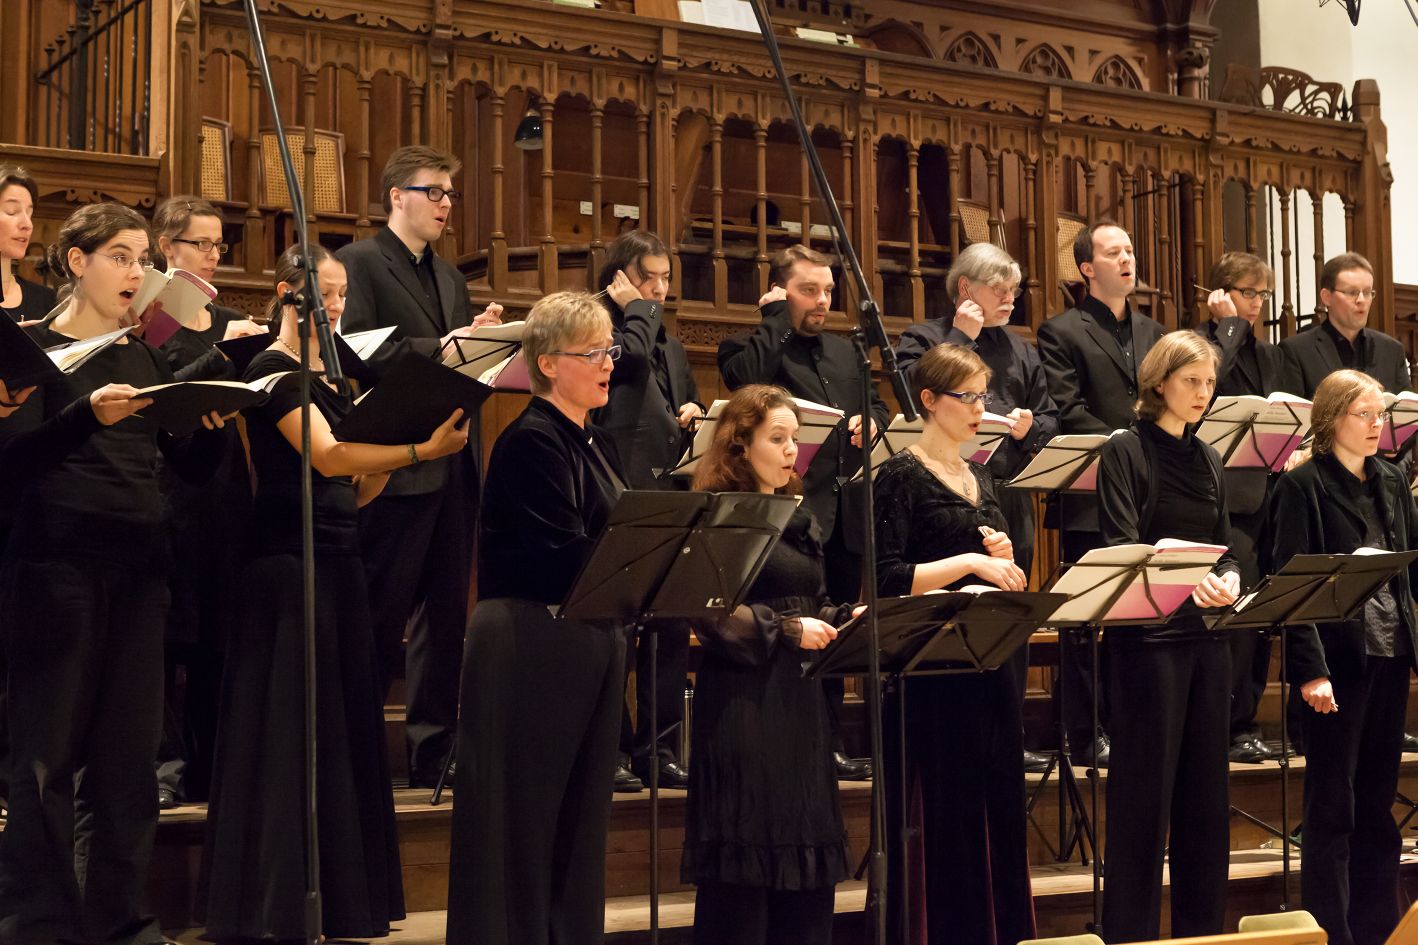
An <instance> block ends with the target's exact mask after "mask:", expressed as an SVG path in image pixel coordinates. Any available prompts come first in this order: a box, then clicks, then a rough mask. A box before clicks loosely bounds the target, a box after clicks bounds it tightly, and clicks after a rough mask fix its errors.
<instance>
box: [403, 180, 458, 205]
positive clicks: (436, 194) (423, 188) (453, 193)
mask: <svg viewBox="0 0 1418 945" xmlns="http://www.w3.org/2000/svg"><path fill="white" fill-rule="evenodd" d="M399 189H400V190H417V191H419V192H420V193H422V194H423V195H424V196H425V197H427V198H428V199H429V200H431V201H432V202H433V203H441V202H442V200H443V198H444V197H447V198H448V199H449V200H450V201H451V202H453V203H457V202H458V201H459V200H462V199H463V192H462V191H461V190H444V189H443V188H442V187H429V186H427V185H425V184H419V185H418V186H414V185H412V184H410V185H409V186H408V187H400V188H399Z"/></svg>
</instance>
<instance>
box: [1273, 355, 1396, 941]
mask: <svg viewBox="0 0 1418 945" xmlns="http://www.w3.org/2000/svg"><path fill="white" fill-rule="evenodd" d="M1386 416H1387V414H1386V413H1385V411H1384V402H1383V397H1382V387H1381V386H1380V384H1379V382H1378V381H1377V380H1376V379H1375V378H1372V377H1370V376H1368V375H1366V374H1362V373H1360V372H1358V371H1353V370H1348V369H1344V370H1339V371H1335V372H1334V373H1332V374H1330V375H1329V376H1328V377H1326V378H1325V379H1324V380H1323V381H1321V382H1320V384H1319V388H1318V389H1317V390H1316V391H1315V396H1314V410H1313V412H1312V413H1311V424H1312V426H1311V429H1312V430H1313V433H1314V448H1313V458H1312V459H1311V460H1310V462H1308V463H1305V464H1303V465H1301V466H1299V467H1297V468H1295V469H1294V470H1292V471H1290V472H1287V473H1285V474H1284V475H1282V476H1281V477H1280V481H1279V482H1278V483H1277V484H1276V486H1275V498H1274V500H1273V506H1274V518H1273V526H1272V527H1273V529H1274V548H1273V556H1274V561H1275V566H1276V567H1277V568H1281V567H1284V565H1285V563H1286V562H1287V561H1289V560H1290V558H1291V556H1292V555H1297V554H1349V553H1352V552H1354V551H1355V550H1357V549H1359V548H1379V549H1383V550H1386V551H1407V550H1410V549H1412V548H1414V547H1418V534H1415V532H1414V526H1415V521H1416V520H1418V518H1416V517H1418V513H1415V510H1414V506H1413V497H1412V496H1411V495H1410V494H1409V491H1408V483H1407V481H1406V479H1405V477H1404V475H1403V474H1402V473H1401V472H1400V471H1399V469H1398V468H1397V467H1396V466H1394V465H1392V464H1390V463H1385V462H1381V461H1379V460H1378V459H1377V458H1376V457H1375V453H1376V452H1377V451H1378V445H1379V433H1380V432H1381V431H1382V429H1383V424H1384V420H1385V417H1386ZM1412 578H1413V570H1412V569H1409V570H1406V571H1400V572H1399V573H1398V575H1396V576H1395V577H1394V578H1393V579H1392V580H1391V581H1389V582H1388V584H1386V585H1385V586H1384V587H1383V588H1381V589H1380V590H1379V591H1378V592H1377V593H1376V594H1375V595H1374V596H1372V597H1371V598H1369V600H1368V601H1367V602H1366V603H1365V604H1364V605H1363V607H1362V608H1361V609H1360V611H1359V612H1358V613H1357V614H1356V615H1355V616H1354V617H1353V618H1351V619H1349V620H1347V621H1343V622H1341V623H1329V624H1318V625H1315V624H1301V625H1297V626H1292V627H1289V628H1288V629H1287V632H1288V633H1289V634H1290V637H1289V647H1288V651H1287V657H1288V665H1287V671H1288V673H1289V678H1290V679H1291V680H1292V681H1293V682H1294V683H1295V684H1296V685H1297V686H1298V687H1299V690H1300V695H1301V697H1302V699H1303V700H1304V703H1305V705H1306V708H1305V709H1303V710H1302V715H1301V718H1302V725H1303V726H1304V731H1305V800H1304V819H1303V821H1302V823H1301V833H1302V835H1303V836H1304V838H1305V843H1304V846H1303V847H1301V854H1300V855H1301V870H1300V897H1301V904H1302V905H1303V907H1304V908H1305V909H1307V910H1309V911H1310V912H1311V913H1313V914H1314V916H1315V918H1316V919H1317V920H1318V921H1319V924H1320V925H1321V926H1323V927H1324V929H1325V931H1326V932H1328V933H1329V940H1330V941H1331V942H1334V943H1336V945H1378V943H1381V942H1383V941H1385V940H1386V939H1387V937H1388V935H1389V933H1390V932H1392V931H1393V928H1394V926H1395V925H1396V924H1397V922H1398V918H1399V899H1398V896H1399V887H1398V858H1399V852H1400V846H1401V837H1400V834H1399V830H1398V827H1397V825H1396V824H1395V823H1394V819H1393V806H1392V805H1393V799H1394V795H1395V793H1396V791H1397V790H1398V767H1399V755H1400V751H1401V744H1402V740H1403V729H1404V718H1405V715H1406V712H1407V706H1408V679H1409V673H1410V672H1411V671H1412V670H1413V668H1414V654H1415V652H1418V633H1415V627H1414V617H1413V594H1412Z"/></svg>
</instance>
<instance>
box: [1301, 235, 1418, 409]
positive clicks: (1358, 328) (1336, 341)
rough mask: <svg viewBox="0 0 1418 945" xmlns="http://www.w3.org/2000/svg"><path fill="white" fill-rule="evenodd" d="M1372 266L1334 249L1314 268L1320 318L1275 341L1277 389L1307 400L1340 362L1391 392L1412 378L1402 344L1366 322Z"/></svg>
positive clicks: (1372, 290) (1355, 255)
mask: <svg viewBox="0 0 1418 945" xmlns="http://www.w3.org/2000/svg"><path fill="white" fill-rule="evenodd" d="M1375 293H1376V290H1375V288H1374V267H1373V265H1372V264H1370V262H1369V261H1368V260H1367V259H1365V258H1364V257H1363V256H1361V255H1359V254H1358V253H1340V254H1339V255H1338V256H1335V257H1334V258H1332V259H1330V260H1328V261H1327V262H1325V264H1324V268H1323V269H1322V270H1320V305H1321V307H1323V309H1324V313H1325V317H1324V320H1323V321H1319V320H1318V319H1317V320H1316V322H1317V323H1314V322H1312V323H1311V324H1310V326H1309V327H1308V328H1306V329H1305V330H1304V331H1302V332H1300V333H1299V334H1296V335H1291V336H1290V337H1289V338H1286V339H1285V340H1284V341H1282V342H1280V350H1281V352H1282V353H1283V354H1284V355H1285V378H1284V381H1283V383H1282V385H1281V389H1282V390H1284V391H1286V392H1288V393H1291V394H1297V395H1299V396H1301V397H1305V398H1307V399H1310V400H1313V399H1314V397H1315V391H1317V390H1318V389H1319V386H1320V382H1321V381H1323V380H1324V379H1325V378H1326V377H1328V376H1329V375H1330V374H1332V373H1334V372H1335V371H1338V370H1339V369H1340V368H1352V369H1353V370H1355V371H1363V372H1364V373H1366V374H1368V375H1369V376H1370V377H1372V378H1374V379H1375V380H1377V381H1378V382H1379V383H1380V384H1382V385H1383V386H1384V389H1385V390H1387V391H1390V392H1392V393H1397V392H1399V391H1401V390H1408V389H1409V388H1410V387H1411V386H1412V381H1411V379H1410V377H1409V373H1408V357H1407V355H1405V354H1404V351H1403V345H1402V343H1400V342H1399V341H1398V340H1397V339H1396V338H1390V337H1389V336H1388V335H1385V334H1384V333H1383V332H1381V331H1377V330H1375V329H1373V328H1369V327H1368V324H1369V311H1370V309H1371V308H1372V307H1373V301H1374V296H1375Z"/></svg>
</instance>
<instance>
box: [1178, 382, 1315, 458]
mask: <svg viewBox="0 0 1418 945" xmlns="http://www.w3.org/2000/svg"><path fill="white" fill-rule="evenodd" d="M1310 410H1311V404H1310V402H1309V401H1308V400H1305V399H1304V398H1303V397H1296V396H1294V395H1293V394H1286V393H1283V392H1276V393H1274V394H1271V395H1270V396H1269V397H1256V396H1254V395H1243V396H1237V397H1218V398H1216V400H1215V401H1214V402H1213V403H1212V405H1211V409H1210V410H1208V411H1207V413H1206V416H1204V417H1202V419H1201V423H1200V424H1199V425H1198V426H1197V430H1196V435H1197V436H1198V437H1200V438H1201V440H1202V441H1203V442H1205V443H1208V444H1210V445H1211V446H1212V447H1213V448H1215V450H1216V451H1217V452H1218V453H1220V454H1221V457H1222V460H1223V462H1224V464H1225V466H1226V468H1228V469H1270V470H1272V471H1274V472H1280V471H1281V470H1283V469H1284V468H1285V461H1286V460H1288V459H1289V458H1290V454H1291V453H1293V452H1295V450H1296V449H1298V448H1299V446H1300V443H1301V441H1303V440H1304V438H1305V436H1306V435H1307V434H1308V433H1309V432H1310Z"/></svg>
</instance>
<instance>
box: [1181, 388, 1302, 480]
mask: <svg viewBox="0 0 1418 945" xmlns="http://www.w3.org/2000/svg"><path fill="white" fill-rule="evenodd" d="M1281 406H1282V407H1284V408H1285V412H1286V413H1288V414H1289V415H1290V419H1289V423H1288V424H1287V425H1288V426H1289V428H1290V429H1289V430H1288V431H1285V432H1281V433H1280V434H1279V435H1280V436H1283V437H1284V438H1285V440H1284V442H1283V443H1282V444H1281V445H1279V446H1278V447H1277V446H1274V445H1272V446H1271V447H1270V448H1269V449H1268V450H1267V449H1266V448H1264V447H1262V445H1261V442H1260V439H1259V436H1258V434H1257V433H1256V426H1257V425H1259V424H1260V423H1261V414H1259V413H1256V414H1252V415H1251V416H1250V417H1248V418H1246V419H1243V420H1242V419H1237V420H1230V419H1226V418H1223V419H1220V420H1216V419H1211V418H1209V417H1202V418H1201V426H1199V427H1198V428H1197V434H1198V435H1201V433H1202V430H1203V428H1204V426H1205V424H1207V423H1215V424H1217V425H1221V424H1228V425H1229V427H1228V428H1227V429H1226V430H1225V432H1223V433H1222V434H1221V435H1220V436H1218V437H1216V438H1215V439H1210V440H1205V442H1206V443H1207V444H1208V445H1209V446H1211V447H1213V448H1215V449H1216V450H1217V452H1218V453H1220V454H1221V464H1222V465H1223V466H1225V467H1226V468H1227V469H1265V470H1267V471H1269V472H1280V471H1281V469H1282V467H1283V466H1284V463H1285V461H1286V460H1287V459H1288V458H1289V457H1290V454H1291V453H1293V452H1295V450H1297V449H1299V448H1300V443H1301V442H1302V441H1303V439H1304V436H1305V434H1304V432H1303V431H1306V430H1308V429H1309V422H1308V421H1306V420H1301V419H1300V415H1299V414H1297V413H1296V412H1295V407H1294V406H1293V405H1292V404H1289V403H1284V402H1282V403H1281ZM1266 425H1268V426H1269V425H1275V426H1279V424H1275V422H1274V421H1266ZM1228 438H1229V439H1230V442H1229V443H1228V442H1225V441H1226V440H1227V439H1228ZM1203 439H1205V437H1203ZM1217 444H1221V446H1219V447H1218V446H1217ZM1243 445H1245V446H1248V447H1249V448H1250V450H1251V453H1252V454H1253V456H1254V457H1256V458H1257V459H1258V460H1259V462H1258V463H1254V462H1252V463H1246V464H1245V465H1237V466H1232V465H1231V459H1232V457H1234V456H1235V455H1236V452H1237V451H1238V450H1240V449H1241V447H1242V446H1243ZM1223 447H1224V448H1223Z"/></svg>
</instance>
